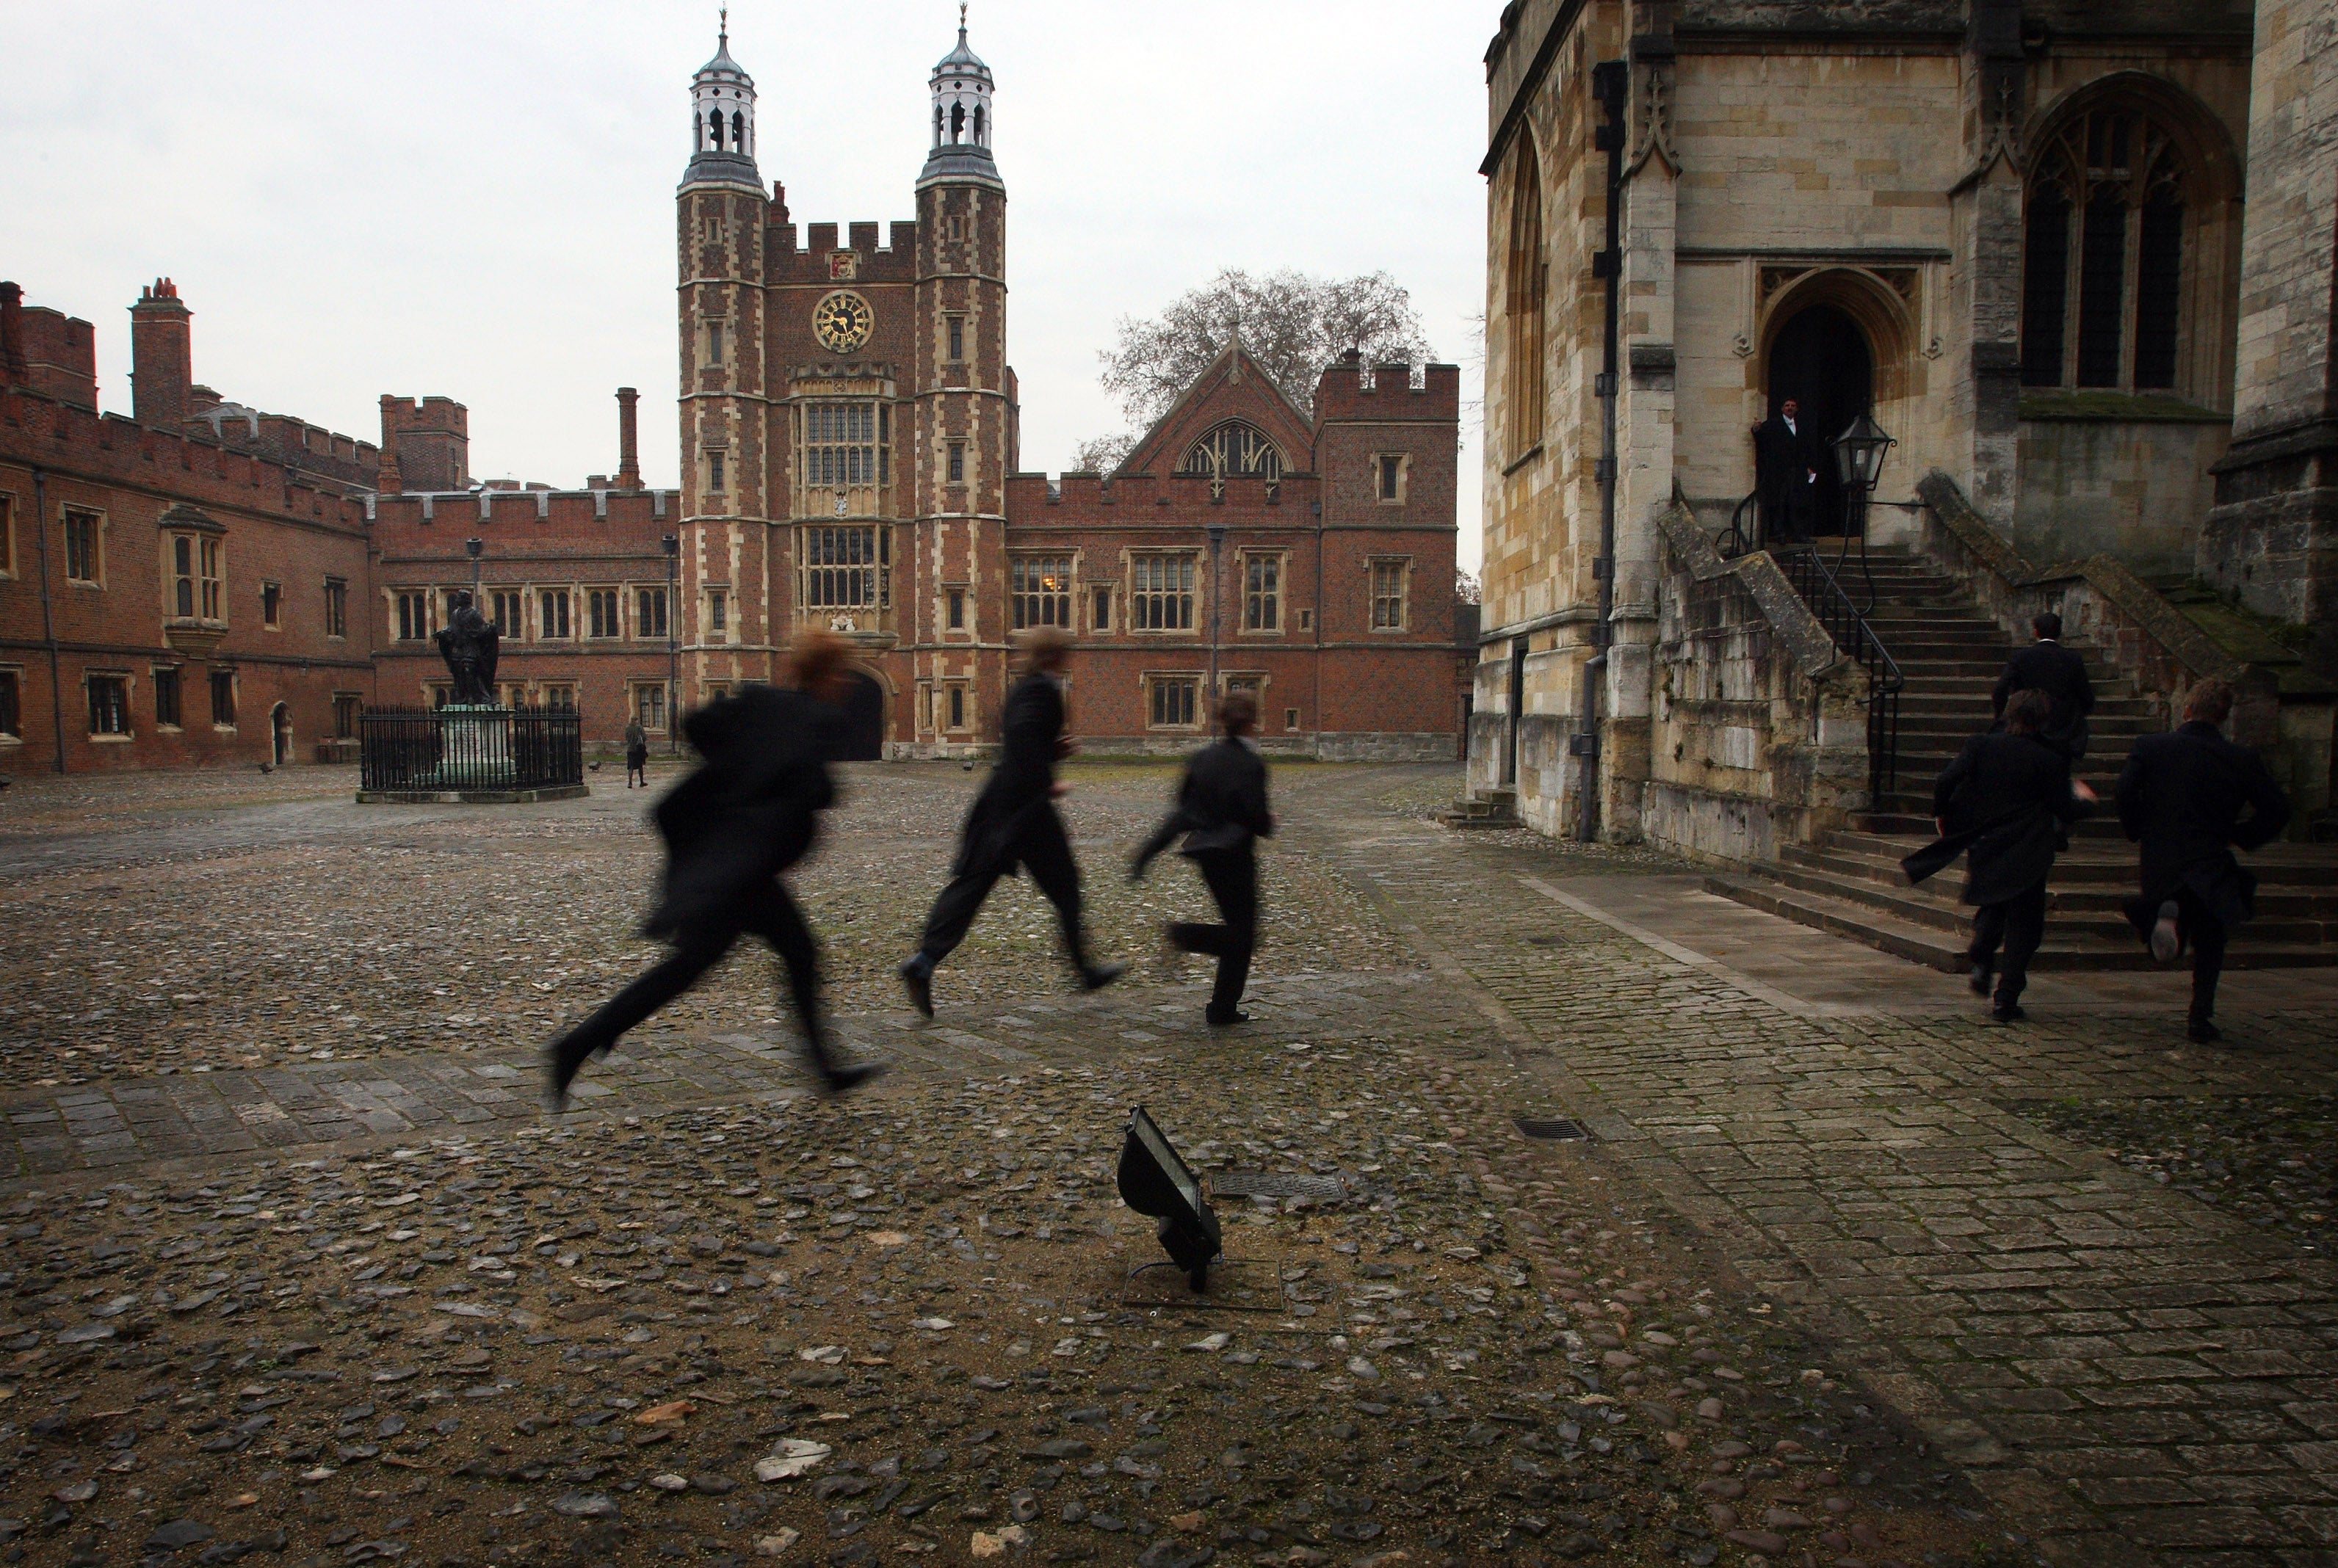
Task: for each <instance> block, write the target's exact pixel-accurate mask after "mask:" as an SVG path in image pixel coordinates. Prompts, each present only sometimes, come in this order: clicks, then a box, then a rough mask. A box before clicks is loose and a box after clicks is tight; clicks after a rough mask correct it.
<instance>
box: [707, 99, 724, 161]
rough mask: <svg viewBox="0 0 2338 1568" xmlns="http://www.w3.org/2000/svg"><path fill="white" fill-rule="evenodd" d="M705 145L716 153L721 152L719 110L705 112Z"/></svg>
mask: <svg viewBox="0 0 2338 1568" xmlns="http://www.w3.org/2000/svg"><path fill="white" fill-rule="evenodd" d="M706 145H707V146H709V147H710V148H712V149H713V150H714V151H715V152H722V110H720V109H709V110H708V111H707V112H706Z"/></svg>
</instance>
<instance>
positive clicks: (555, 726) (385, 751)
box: [358, 707, 585, 794]
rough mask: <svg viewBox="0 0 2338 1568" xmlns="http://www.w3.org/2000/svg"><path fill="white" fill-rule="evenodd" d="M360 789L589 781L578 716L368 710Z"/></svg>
mask: <svg viewBox="0 0 2338 1568" xmlns="http://www.w3.org/2000/svg"><path fill="white" fill-rule="evenodd" d="M358 740H359V753H358V765H359V789H363V790H365V791H367V792H368V793H373V792H383V793H408V792H410V793H430V794H447V793H489V792H502V791H506V790H520V789H564V788H569V787H573V786H581V785H582V784H583V783H584V782H585V745H584V738H583V731H582V730H581V729H580V727H579V720H578V715H577V714H576V713H575V712H573V711H565V710H556V709H549V708H456V707H447V708H368V709H366V710H365V711H363V712H361V713H359V715H358Z"/></svg>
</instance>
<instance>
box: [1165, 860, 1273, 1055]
mask: <svg viewBox="0 0 2338 1568" xmlns="http://www.w3.org/2000/svg"><path fill="white" fill-rule="evenodd" d="M1193 861H1194V869H1195V870H1197V871H1199V872H1200V873H1201V874H1202V880H1203V882H1204V883H1205V884H1207V885H1208V887H1209V889H1210V897H1213V898H1215V899H1216V900H1217V901H1218V914H1219V916H1221V917H1222V918H1223V920H1224V921H1225V924H1224V925H1223V926H1203V925H1200V924H1198V923H1196V922H1194V921H1191V920H1180V921H1177V922H1176V923H1175V924H1174V925H1172V926H1170V927H1169V940H1170V942H1171V943H1172V944H1173V945H1174V946H1177V947H1179V948H1181V949H1183V950H1184V951H1185V952H1187V953H1207V954H1212V955H1214V956H1216V958H1217V960H1218V982H1217V985H1215V987H1213V989H1212V990H1211V992H1210V1011H1209V1016H1210V1018H1211V1019H1212V1020H1213V1022H1216V1023H1221V1024H1223V1023H1229V1022H1231V1021H1232V1020H1233V1015H1234V1011H1235V1009H1236V1008H1238V1007H1240V1006H1241V1005H1242V999H1243V987H1245V986H1247V985H1249V984H1250V960H1251V955H1252V953H1254V952H1256V951H1257V950H1258V856H1257V854H1256V852H1254V851H1253V850H1252V849H1250V848H1241V849H1218V850H1210V851H1205V852H1204V853H1203V854H1199V855H1196V856H1194V857H1193Z"/></svg>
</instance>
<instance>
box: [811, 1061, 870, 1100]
mask: <svg viewBox="0 0 2338 1568" xmlns="http://www.w3.org/2000/svg"><path fill="white" fill-rule="evenodd" d="M884 1075H885V1064H884V1063H882V1062H863V1063H860V1064H859V1065H858V1066H853V1067H830V1068H825V1069H823V1070H822V1071H821V1073H820V1098H821V1099H823V1100H833V1099H835V1098H836V1097H837V1096H838V1095H840V1094H849V1093H851V1092H852V1091H853V1090H855V1089H858V1088H860V1085H862V1084H863V1083H868V1082H869V1080H870V1079H871V1078H881V1077H883V1076H884Z"/></svg>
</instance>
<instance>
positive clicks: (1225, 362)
mask: <svg viewBox="0 0 2338 1568" xmlns="http://www.w3.org/2000/svg"><path fill="white" fill-rule="evenodd" d="M1229 419H1241V420H1243V421H1246V422H1247V423H1249V424H1252V425H1254V426H1257V427H1258V428H1259V429H1260V430H1261V431H1262V432H1264V433H1265V435H1266V437H1267V439H1269V440H1270V441H1272V442H1273V443H1274V444H1275V446H1278V447H1280V448H1282V468H1283V472H1284V473H1286V474H1305V473H1311V472H1312V471H1313V469H1314V467H1315V437H1314V433H1313V432H1312V431H1311V430H1310V429H1309V427H1308V425H1307V421H1306V420H1304V419H1302V418H1301V417H1300V415H1299V410H1298V409H1296V408H1294V407H1292V405H1291V399H1290V398H1288V397H1284V396H1283V395H1282V388H1281V387H1277V386H1276V385H1275V384H1274V381H1273V378H1272V377H1270V376H1268V375H1267V373H1266V372H1265V371H1264V370H1262V369H1261V368H1259V364H1258V361H1257V360H1255V359H1253V358H1251V357H1250V353H1249V351H1248V350H1246V349H1245V348H1243V346H1242V341H1241V339H1240V338H1236V339H1235V340H1234V341H1233V342H1231V343H1229V344H1227V345H1226V346H1225V348H1223V349H1222V350H1221V351H1220V352H1219V354H1218V357H1217V358H1215V359H1213V360H1212V361H1210V367H1209V368H1208V369H1206V370H1204V371H1203V372H1202V373H1201V374H1200V375H1199V376H1196V377H1194V381H1193V384H1192V385H1191V386H1189V387H1186V388H1185V391H1184V395H1183V396H1182V397H1179V398H1178V399H1177V401H1176V402H1174V403H1173V404H1171V405H1170V406H1169V411H1168V412H1167V413H1165V414H1164V415H1162V416H1161V417H1160V418H1158V419H1156V420H1154V422H1153V428H1152V429H1150V430H1148V431H1146V432H1145V433H1144V438H1143V439H1142V440H1140V441H1138V442H1137V444H1136V445H1135V447H1133V448H1132V449H1131V450H1130V452H1129V454H1128V456H1126V457H1125V458H1123V459H1122V460H1121V464H1120V466H1119V467H1118V468H1117V469H1115V471H1114V472H1115V473H1119V474H1174V473H1175V472H1176V470H1177V466H1178V465H1179V464H1180V463H1182V462H1184V458H1185V454H1186V453H1187V452H1189V451H1191V450H1192V449H1193V446H1194V443H1195V442H1197V441H1199V440H1200V439H1201V438H1202V437H1203V436H1206V435H1208V434H1209V433H1210V431H1212V430H1213V429H1215V428H1216V427H1217V426H1220V425H1223V424H1224V423H1225V422H1226V421H1227V420H1229Z"/></svg>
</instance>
